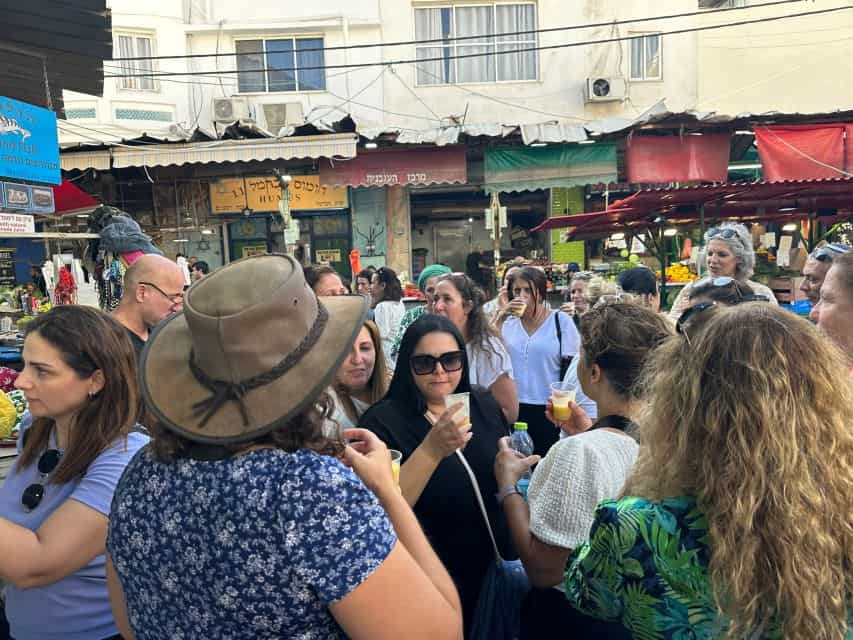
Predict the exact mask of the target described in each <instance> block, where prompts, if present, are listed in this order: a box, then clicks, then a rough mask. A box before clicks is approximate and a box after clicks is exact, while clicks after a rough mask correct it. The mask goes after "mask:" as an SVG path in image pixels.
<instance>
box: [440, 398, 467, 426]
mask: <svg viewBox="0 0 853 640" xmlns="http://www.w3.org/2000/svg"><path fill="white" fill-rule="evenodd" d="M460 402H461V403H462V408H461V409H460V410H459V411H457V412H456V413H455V414H454V416H453V417H454V419H455V420H456V421H457V422H458V421H459V420H460V419H461V420H462V422H461V424H463V425H465V424H468V423H469V422H471V394H470V393H468V392H467V391H466V392H465V393H451V394H450V395H449V396H447V397H446V398H445V399H444V406H445V407H447V408H448V409H449V408H450V407H452V406H453V405H454V404H459V403H460Z"/></svg>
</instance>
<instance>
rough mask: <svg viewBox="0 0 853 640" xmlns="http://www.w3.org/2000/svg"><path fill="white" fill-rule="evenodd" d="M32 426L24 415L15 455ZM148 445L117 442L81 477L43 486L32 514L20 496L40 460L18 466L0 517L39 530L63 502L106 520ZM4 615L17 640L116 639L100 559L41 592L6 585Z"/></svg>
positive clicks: (1, 500) (0, 495) (138, 439)
mask: <svg viewBox="0 0 853 640" xmlns="http://www.w3.org/2000/svg"><path fill="white" fill-rule="evenodd" d="M31 425H32V418H31V416H30V415H29V414H26V415H25V416H24V419H23V421H22V423H21V433H20V436H19V439H18V450H19V451H20V449H21V443H22V440H23V435H24V433H26V431H27V430H28V429H29V428H30V426H31ZM51 442H52V443H54V442H55V441H54V440H53V438H51ZM147 442H148V437H147V436H145V435H143V434H141V433H136V432H134V433H130V434H129V435H128V436H127V437H126V438H124V437H123V438H121V439H119V440H117V441H116V442H114V443H113V444H112V445H110V446H109V447H108V448H107V449H105V450H104V451H103V452H102V453H101V454H100V455H99V456H98V457H97V458H95V460H94V461H93V462H92V464H91V465H89V468H88V469H87V470H86V473H85V474H83V475H82V476H81V477H80V478H77V479H75V480H74V481H72V482H67V483H65V484H61V485H57V484H52V483H49V482H48V483H47V484H45V485H44V486H45V491H44V498H42V501H41V503H40V504H39V505H38V506H37V507H36V508H35V509H33V510H32V511H27V510H26V509H25V508H24V506H23V505H22V504H21V495H22V494H23V492H24V489H26V487H28V486H29V485H31V484H33V483H36V482H40V483H44V479H43V477H42V476H41V474H40V473H39V472H38V461H36V462H34V463H33V464H31V465H28V466H26V467H24V468H19V467H18V465H17V464H16V465H15V466H14V467H13V468H12V469H11V471H10V473H9V476H8V477H7V478H6V482H5V484H4V485H3V488H2V490H0V517H3V518H6V519H7V520H10V521H11V522H14V523H15V524H17V525H20V526H22V527H26V528H27V529H30V530H31V531H37V530H38V528H39V527H40V526H41V525H42V524H43V523H44V521H45V520H47V519H48V517H50V516H51V515H52V514H53V512H54V511H56V510H57V509H58V508H59V507H61V506H62V505H63V504H64V503H65V501H66V500H76V501H77V502H80V503H82V504H84V505H86V506H87V507H89V508H91V509H94V510H95V511H97V512H98V513H101V514H103V515H104V516H109V514H110V504H111V502H112V499H113V491H114V490H115V487H116V484H117V483H118V481H119V478H120V477H121V474H122V472H123V471H124V469H125V467H126V466H127V464H128V462H129V461H130V459H131V458H132V457H133V456H134V454H135V453H136V452H137V451H138V450H139V449H141V448H142V447H143V446H145V444H146V443H147ZM51 447H55V444H51ZM60 464H61V463H60ZM6 616H7V618H8V619H9V624H10V628H11V635H12V636H13V637H14V638H17V639H18V640H27V639H29V638H39V639H40V640H41V639H44V640H53V639H56V640H59V639H60V638H61V639H63V640H64V639H68V640H91V639H92V638H107V637H109V636H112V635H115V634H117V633H118V630H117V628H116V626H115V622H114V620H113V614H112V610H111V609H110V603H109V599H108V596H107V584H106V573H105V568H104V556H103V554H101V555H99V556H97V557H96V558H94V559H93V560H92V561H91V562H89V564H87V565H86V566H85V567H83V568H81V569H79V570H77V571H76V572H74V573H72V574H71V575H69V576H66V577H64V578H62V579H60V580H57V581H56V582H54V583H52V584H49V585H46V586H43V587H36V588H33V589H18V588H16V587H14V586H13V585H7V586H6Z"/></svg>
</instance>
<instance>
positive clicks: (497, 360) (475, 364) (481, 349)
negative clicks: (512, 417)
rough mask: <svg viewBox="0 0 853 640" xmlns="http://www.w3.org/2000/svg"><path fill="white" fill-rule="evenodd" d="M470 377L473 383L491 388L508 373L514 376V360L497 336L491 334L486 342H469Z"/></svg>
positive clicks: (467, 348) (467, 346) (466, 347)
mask: <svg viewBox="0 0 853 640" xmlns="http://www.w3.org/2000/svg"><path fill="white" fill-rule="evenodd" d="M465 350H466V352H467V353H468V378H469V380H470V381H471V384H477V385H480V386H481V387H485V388H486V389H488V388H490V387H491V386H492V385H493V384H494V383H495V382H496V381H497V379H498V378H500V377H501V376H502V375H503V374H507V375H508V376H509V377H510V378H512V360H511V359H510V357H509V352H507V350H506V347H505V346H504V343H503V340H501V339H500V338H498V337H497V336H489V337H488V338H487V339H486V344H475V343H470V342H469V343H468V344H467V345H465Z"/></svg>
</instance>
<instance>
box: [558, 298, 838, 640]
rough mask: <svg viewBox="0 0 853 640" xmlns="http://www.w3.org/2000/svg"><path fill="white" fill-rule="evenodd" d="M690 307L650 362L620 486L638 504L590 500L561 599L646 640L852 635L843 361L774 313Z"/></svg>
mask: <svg viewBox="0 0 853 640" xmlns="http://www.w3.org/2000/svg"><path fill="white" fill-rule="evenodd" d="M703 313H707V314H716V317H712V318H708V319H707V320H708V321H707V322H704V323H703V325H702V327H701V328H697V327H696V326H695V325H694V326H693V331H692V332H691V328H690V326H689V325H688V327H687V329H686V331H687V333H688V335H682V336H677V337H675V338H672V339H671V340H670V341H669V342H668V343H667V344H665V345H664V346H663V347H662V348H661V349H659V350H658V351H657V352H656V355H655V356H654V357H653V362H652V365H651V366H650V368H649V369H648V370H647V372H646V376H647V381H648V384H649V390H650V394H651V397H650V403H649V405H648V407H647V408H646V410H645V414H644V416H643V418H642V419H641V420H640V430H639V439H640V454H639V459H638V461H637V465H636V467H635V470H634V474H633V475H632V476H631V477H630V478H629V480H628V484H627V486H626V488H625V494H626V496H643V497H623V498H622V499H621V500H607V501H604V502H602V503H600V504H599V506H598V508H597V510H596V514H595V520H594V523H593V526H592V530H591V532H590V539H589V541H588V542H587V543H585V544H584V545H582V546H581V547H579V548H578V549H576V550H575V552H574V554H573V556H572V557H571V558H570V560H569V564H568V566H567V570H566V576H565V577H566V580H565V582H566V591H567V597H568V598H569V600H570V601H571V602H572V603H573V604H574V605H575V606H576V607H577V608H578V609H580V610H581V611H584V612H586V613H589V614H592V615H594V616H596V617H599V618H602V619H607V620H620V621H621V622H622V623H623V624H624V625H625V627H627V628H628V630H629V631H630V632H631V634H632V636H633V637H635V638H643V639H644V640H646V639H647V640H654V639H657V638H666V639H673V640H682V639H683V640H687V639H694V638H709V639H710V638H720V637H729V638H780V639H781V638H804V639H805V638H808V639H809V640H817V639H820V640H830V639H832V640H843V639H844V638H851V637H853V626H851V614H850V608H849V605H850V594H851V593H853V572H851V567H853V508H851V502H850V500H851V497H850V496H851V487H853V429H851V424H850V407H851V406H853V389H851V384H850V381H849V379H848V378H847V376H846V375H845V368H844V363H843V360H842V358H841V356H840V354H839V353H838V352H837V351H836V350H834V349H833V348H832V347H831V345H830V344H829V343H828V341H826V339H825V338H824V337H823V336H821V335H820V334H819V333H818V332H817V330H816V329H815V328H814V327H812V326H811V325H810V324H809V323H808V322H806V321H804V320H802V319H800V318H798V317H797V316H795V315H794V314H791V313H788V312H786V311H784V310H780V309H778V308H776V307H773V306H771V305H768V304H765V303H748V304H742V305H739V306H737V307H733V308H730V309H722V308H714V309H709V310H706V311H703ZM690 333H693V335H689V334H690Z"/></svg>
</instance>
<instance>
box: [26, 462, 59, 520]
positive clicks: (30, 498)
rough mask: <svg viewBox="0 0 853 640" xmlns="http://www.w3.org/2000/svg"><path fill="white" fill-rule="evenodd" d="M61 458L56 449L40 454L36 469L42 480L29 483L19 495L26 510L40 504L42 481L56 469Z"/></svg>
mask: <svg viewBox="0 0 853 640" xmlns="http://www.w3.org/2000/svg"><path fill="white" fill-rule="evenodd" d="M61 458H62V453H61V452H60V451H59V450H57V449H48V450H47V451H45V452H44V453H43V454H41V457H40V458H39V461H38V471H39V473H40V474H41V476H42V478H41V479H42V481H41V482H36V483H34V484H31V485H30V486H29V487H27V488H26V489H24V493H23V494H22V495H21V504H22V505H24V506H25V507H26V508H27V511H32V510H33V509H35V508H36V507H38V506H39V505H40V504H41V501H42V499H43V498H44V481H45V479H47V476H48V474H50V473H52V472H53V470H54V469H56V465H58V464H59V460H60V459H61Z"/></svg>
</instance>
